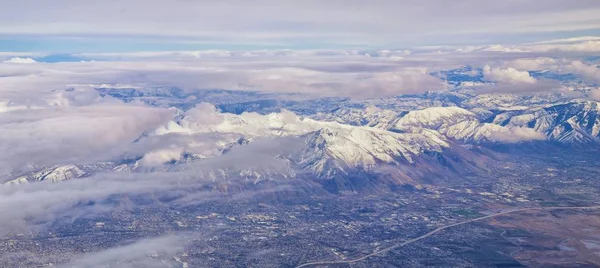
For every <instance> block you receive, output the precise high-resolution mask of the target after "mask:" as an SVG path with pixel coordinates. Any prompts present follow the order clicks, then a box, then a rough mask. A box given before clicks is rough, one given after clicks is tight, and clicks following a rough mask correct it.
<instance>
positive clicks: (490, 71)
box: [483, 65, 537, 84]
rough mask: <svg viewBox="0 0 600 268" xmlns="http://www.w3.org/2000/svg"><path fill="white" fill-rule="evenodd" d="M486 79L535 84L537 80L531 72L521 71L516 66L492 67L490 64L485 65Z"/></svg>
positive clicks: (484, 73)
mask: <svg viewBox="0 0 600 268" xmlns="http://www.w3.org/2000/svg"><path fill="white" fill-rule="evenodd" d="M483 75H484V77H485V79H488V80H492V81H496V82H501V83H513V84H516V83H526V84H535V83H536V82H537V80H536V79H535V78H533V77H532V76H531V75H529V72H526V71H519V70H517V69H515V68H512V67H508V68H492V67H490V66H489V65H486V66H484V67H483Z"/></svg>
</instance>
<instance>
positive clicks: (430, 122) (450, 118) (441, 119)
mask: <svg viewBox="0 0 600 268" xmlns="http://www.w3.org/2000/svg"><path fill="white" fill-rule="evenodd" d="M474 119H477V115H475V114H474V113H472V112H470V111H468V110H465V109H463V108H460V107H431V108H426V109H423V110H416V111H410V112H408V113H407V114H406V115H404V116H403V117H401V118H399V119H398V120H397V121H396V122H395V123H394V124H393V126H392V128H393V129H397V130H405V129H407V128H414V127H420V128H427V129H438V128H440V127H442V126H445V125H453V124H456V123H458V122H462V121H467V120H474Z"/></svg>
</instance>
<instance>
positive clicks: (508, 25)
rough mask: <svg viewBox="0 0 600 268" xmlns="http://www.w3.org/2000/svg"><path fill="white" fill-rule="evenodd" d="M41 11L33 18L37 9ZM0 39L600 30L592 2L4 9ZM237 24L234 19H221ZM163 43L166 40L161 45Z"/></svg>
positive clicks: (276, 40) (325, 39)
mask: <svg viewBox="0 0 600 268" xmlns="http://www.w3.org/2000/svg"><path fill="white" fill-rule="evenodd" d="M31 6H36V7H37V8H36V9H31V8H30V7H31ZM3 7H4V8H3V9H2V11H0V18H1V19H0V25H1V26H0V33H1V34H5V35H6V34H10V35H55V36H56V35H67V36H77V37H79V38H85V37H90V36H104V37H106V36H112V37H115V36H121V37H127V38H136V37H137V38H140V37H141V38H144V37H146V38H148V37H153V38H156V37H157V36H171V37H174V38H171V39H172V40H175V41H177V42H203V43H211V42H219V43H224V42H225V43H226V42H231V43H233V42H246V43H255V44H256V43H259V44H294V45H301V44H315V43H320V44H323V43H330V44H331V43H333V44H361V45H372V44H378V45H382V44H396V45H398V44H402V43H404V44H406V43H415V42H421V43H423V42H426V41H429V42H437V43H440V41H438V40H440V39H441V38H444V39H443V40H444V42H451V43H457V42H460V43H464V42H465V41H464V40H465V37H468V36H470V37H471V38H470V40H476V39H477V38H481V39H484V38H485V37H487V39H488V40H489V39H495V40H498V41H500V40H503V39H502V38H499V37H500V36H503V35H504V36H505V35H513V36H514V35H521V36H523V35H524V34H527V33H537V34H545V33H548V32H555V31H561V32H572V31H585V30H598V29H600V20H599V19H598V17H597V14H598V12H599V9H600V4H599V3H598V2H597V1H593V0H580V1H575V2H573V1H565V0H549V1H545V2H544V4H543V5H540V3H539V2H538V1H533V0H522V1H509V2H502V3H500V2H498V3H494V2H489V3H486V4H485V5H482V4H481V2H480V1H477V0H463V1H460V2H453V3H449V2H447V1H444V0H433V1H427V2H423V1H416V0H401V1H398V0H378V1H375V2H372V3H371V2H369V3H367V2H364V1H342V0H333V1H327V2H323V1H316V0H308V1H302V2H296V1H283V2H282V1H275V0H258V1H251V2H248V1H240V0H233V1H226V2H220V1H211V0H196V1H176V2H169V3H167V2H164V1H159V0H149V1H144V2H140V1H138V0H119V1H110V2H106V1H87V2H85V3H72V1H67V0H58V1H52V2H40V1H36V0H5V1H3ZM224 18H235V19H224ZM163 42H164V39H163Z"/></svg>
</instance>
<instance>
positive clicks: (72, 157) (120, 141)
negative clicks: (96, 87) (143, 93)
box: [0, 104, 172, 174]
mask: <svg viewBox="0 0 600 268" xmlns="http://www.w3.org/2000/svg"><path fill="white" fill-rule="evenodd" d="M171 116H172V113H171V112H170V111H168V110H164V109H156V108H149V107H141V106H133V105H125V104H103V105H91V106H85V107H62V108H53V107H47V108H40V109H36V110H22V111H15V112H7V113H4V114H3V115H2V117H1V119H0V150H1V151H3V152H5V153H3V154H1V155H0V166H1V169H0V174H5V173H12V172H18V171H19V170H22V169H27V168H31V167H40V166H45V165H53V164H60V163H64V162H72V163H87V162H88V161H94V160H96V161H99V160H103V158H109V157H110V156H114V154H116V153H118V152H120V151H122V150H123V146H124V145H127V144H129V143H131V142H132V141H134V140H135V139H136V138H138V137H139V136H140V135H141V134H142V133H143V132H144V131H149V130H152V129H155V128H156V127H158V126H159V125H161V124H164V123H166V122H167V121H168V120H170V118H171Z"/></svg>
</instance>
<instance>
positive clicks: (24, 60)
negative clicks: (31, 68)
mask: <svg viewBox="0 0 600 268" xmlns="http://www.w3.org/2000/svg"><path fill="white" fill-rule="evenodd" d="M36 62H37V61H35V60H34V59H32V58H20V57H14V58H10V59H8V60H5V61H3V63H16V64H30V63H36Z"/></svg>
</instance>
